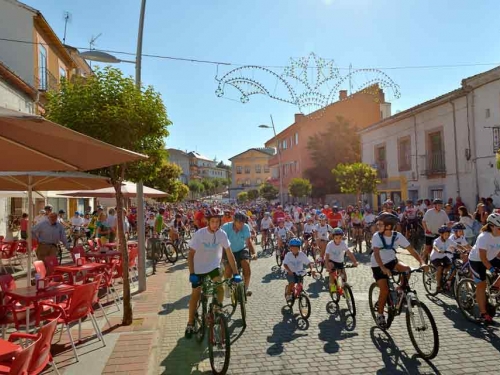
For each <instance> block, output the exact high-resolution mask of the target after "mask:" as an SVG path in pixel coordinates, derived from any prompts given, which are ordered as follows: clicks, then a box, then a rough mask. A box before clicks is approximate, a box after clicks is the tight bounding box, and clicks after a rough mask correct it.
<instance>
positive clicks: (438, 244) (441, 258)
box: [431, 225, 457, 292]
mask: <svg viewBox="0 0 500 375" xmlns="http://www.w3.org/2000/svg"><path fill="white" fill-rule="evenodd" d="M438 233H439V237H438V238H436V239H435V240H434V244H433V247H432V252H431V263H432V264H433V265H434V267H436V270H437V272H436V281H437V291H438V292H440V291H441V289H442V285H441V281H442V278H443V272H444V273H445V275H446V274H448V271H449V270H450V268H451V259H450V257H449V256H448V255H449V254H446V253H445V251H450V252H453V251H454V250H455V249H456V247H457V244H456V243H455V242H453V241H452V240H451V239H450V233H451V229H450V228H448V227H447V226H446V225H443V226H441V228H439V229H438ZM452 258H453V257H452Z"/></svg>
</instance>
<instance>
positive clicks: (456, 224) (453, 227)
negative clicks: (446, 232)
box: [451, 223, 465, 231]
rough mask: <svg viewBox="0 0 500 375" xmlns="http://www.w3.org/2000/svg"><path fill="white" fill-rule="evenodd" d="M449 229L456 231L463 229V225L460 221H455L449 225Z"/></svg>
mask: <svg viewBox="0 0 500 375" xmlns="http://www.w3.org/2000/svg"><path fill="white" fill-rule="evenodd" d="M451 230H452V231H457V230H465V225H463V224H462V223H455V224H453V226H452V227H451Z"/></svg>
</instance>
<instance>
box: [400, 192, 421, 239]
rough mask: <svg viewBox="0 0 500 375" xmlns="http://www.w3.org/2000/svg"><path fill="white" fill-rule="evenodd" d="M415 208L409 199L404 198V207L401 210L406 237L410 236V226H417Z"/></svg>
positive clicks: (416, 211)
mask: <svg viewBox="0 0 500 375" xmlns="http://www.w3.org/2000/svg"><path fill="white" fill-rule="evenodd" d="M417 213H418V210H417V208H416V207H415V206H414V205H413V201H412V200H411V199H407V200H406V207H405V210H404V212H403V232H404V234H405V237H406V238H409V237H410V230H411V228H412V227H414V228H416V227H417Z"/></svg>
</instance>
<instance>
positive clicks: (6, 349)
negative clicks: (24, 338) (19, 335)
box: [0, 339, 22, 361]
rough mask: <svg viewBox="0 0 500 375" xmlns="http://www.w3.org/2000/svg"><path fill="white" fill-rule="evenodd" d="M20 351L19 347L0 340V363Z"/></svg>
mask: <svg viewBox="0 0 500 375" xmlns="http://www.w3.org/2000/svg"><path fill="white" fill-rule="evenodd" d="M21 349H22V348H21V346H20V345H17V344H14V343H13V342H10V341H7V340H2V339H0V361H7V360H9V359H11V358H12V357H13V356H14V353H16V352H17V351H18V350H21Z"/></svg>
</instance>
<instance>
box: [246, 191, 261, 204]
mask: <svg viewBox="0 0 500 375" xmlns="http://www.w3.org/2000/svg"><path fill="white" fill-rule="evenodd" d="M258 197H259V191H258V190H257V189H252V190H248V199H250V200H251V201H253V200H256V199H257V198H258Z"/></svg>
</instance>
